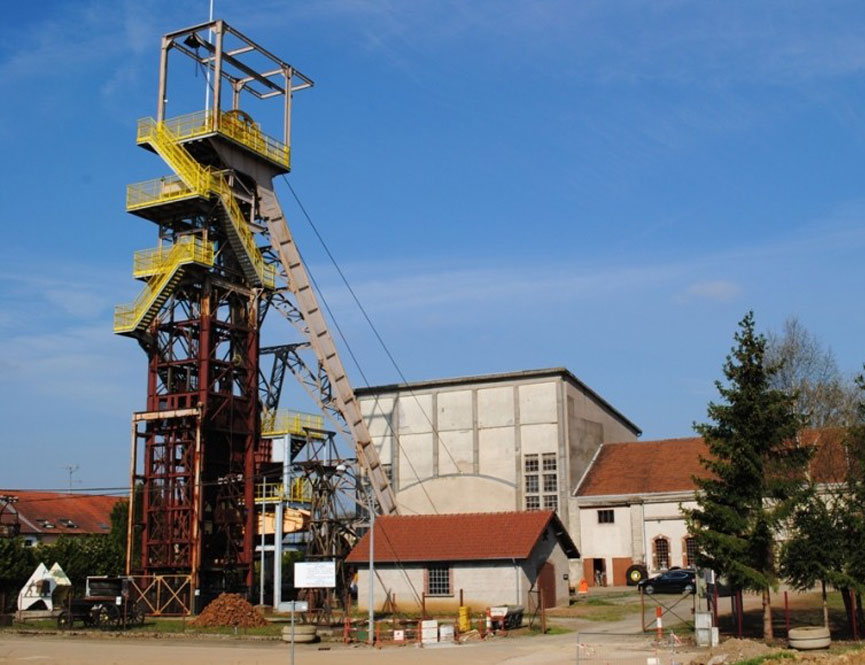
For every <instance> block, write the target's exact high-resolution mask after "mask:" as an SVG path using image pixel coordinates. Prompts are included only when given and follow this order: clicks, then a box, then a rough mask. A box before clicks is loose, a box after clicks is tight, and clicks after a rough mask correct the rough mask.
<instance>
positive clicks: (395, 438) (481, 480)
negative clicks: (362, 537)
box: [359, 370, 637, 533]
mask: <svg viewBox="0 0 865 665" xmlns="http://www.w3.org/2000/svg"><path fill="white" fill-rule="evenodd" d="M360 393H361V394H360V396H359V401H360V405H361V410H362V412H363V415H364V417H365V418H366V420H367V422H368V424H369V428H370V434H371V436H372V439H373V441H374V443H375V445H376V447H377V449H378V451H379V456H380V457H381V460H382V462H383V463H384V464H386V465H388V466H389V467H390V469H391V475H392V479H393V484H394V488H395V491H396V494H397V504H398V506H399V508H400V510H401V511H403V512H406V513H412V512H414V513H433V512H435V513H454V512H455V513H460V512H490V511H507V510H523V509H525V507H526V502H525V496H524V494H525V492H524V489H525V479H524V477H523V468H524V461H525V456H526V455H533V454H537V455H538V456H539V457H540V456H542V455H544V454H555V456H556V459H557V469H556V474H557V494H558V497H557V512H558V514H559V516H560V517H561V519H562V521H563V522H564V524H565V525H566V527H567V528H568V529H569V530H570V531H571V532H572V533H578V531H579V520H578V517H577V515H576V513H575V512H572V511H571V503H572V502H571V493H572V491H573V489H574V487H575V486H576V484H577V482H578V481H579V479H580V478H581V477H582V475H583V473H584V472H585V470H586V468H587V467H588V464H589V462H590V461H591V459H592V457H593V455H594V454H595V451H596V450H597V449H598V447H599V446H600V445H601V443H603V442H608V441H632V440H635V439H636V436H637V433H636V431H635V429H634V427H633V425H631V424H630V423H628V422H627V421H625V420H624V419H623V418H622V417H621V416H620V415H619V414H617V413H616V412H615V411H614V410H613V409H612V408H611V407H609V405H606V404H605V403H604V402H603V401H601V400H600V399H599V398H598V397H597V396H596V395H594V394H593V393H592V392H591V391H590V390H588V389H587V388H585V386H582V385H581V384H579V383H576V382H575V380H574V379H573V377H572V375H570V374H569V373H566V372H562V371H555V370H550V371H546V372H538V373H532V372H529V373H524V374H514V375H496V376H492V377H489V379H488V380H487V378H486V377H470V378H468V379H465V380H460V379H453V380H448V381H440V382H429V383H428V384H414V385H410V386H394V387H388V388H386V389H375V388H373V389H369V390H368V391H360ZM542 473H543V472H542V471H541V474H542ZM541 477H542V476H541ZM541 507H543V505H542V506H541Z"/></svg>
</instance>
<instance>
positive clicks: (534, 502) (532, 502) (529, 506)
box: [526, 494, 541, 510]
mask: <svg viewBox="0 0 865 665" xmlns="http://www.w3.org/2000/svg"><path fill="white" fill-rule="evenodd" d="M540 509H541V497H539V496H538V495H537V494H535V495H533V496H527V497H526V510H540Z"/></svg>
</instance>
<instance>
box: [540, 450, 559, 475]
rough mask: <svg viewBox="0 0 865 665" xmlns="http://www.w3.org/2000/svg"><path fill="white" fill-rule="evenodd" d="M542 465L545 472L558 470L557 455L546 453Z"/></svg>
mask: <svg viewBox="0 0 865 665" xmlns="http://www.w3.org/2000/svg"><path fill="white" fill-rule="evenodd" d="M542 463H543V468H544V471H555V470H556V469H557V468H558V465H557V462H556V454H555V453H544V456H543V459H542Z"/></svg>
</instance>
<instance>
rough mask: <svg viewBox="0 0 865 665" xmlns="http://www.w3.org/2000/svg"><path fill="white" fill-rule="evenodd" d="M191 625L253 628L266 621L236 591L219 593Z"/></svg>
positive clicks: (262, 624)
mask: <svg viewBox="0 0 865 665" xmlns="http://www.w3.org/2000/svg"><path fill="white" fill-rule="evenodd" d="M191 625H193V626H198V627H202V628H203V627H207V626H237V627H238V628H255V627H257V626H266V625H267V621H266V620H265V618H264V617H263V616H262V615H261V613H260V612H259V611H258V610H256V609H255V608H254V607H253V606H252V605H250V604H249V603H248V602H247V601H246V599H245V598H244V597H243V596H241V595H239V594H236V593H221V594H219V597H218V598H216V600H214V601H213V602H211V603H210V604H209V605H208V606H207V607H205V608H204V611H203V612H202V613H201V614H199V615H198V616H197V617H196V618H195V619H194V620H193V621H192V622H191Z"/></svg>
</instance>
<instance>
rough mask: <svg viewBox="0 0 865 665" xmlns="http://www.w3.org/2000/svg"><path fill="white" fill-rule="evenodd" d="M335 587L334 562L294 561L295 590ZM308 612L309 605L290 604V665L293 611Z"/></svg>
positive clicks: (296, 602)
mask: <svg viewBox="0 0 865 665" xmlns="http://www.w3.org/2000/svg"><path fill="white" fill-rule="evenodd" d="M335 586H336V561H334V560H330V561H296V562H295V563H294V588H295V589H321V588H325V589H333V588H334V587H335ZM295 609H297V611H298V612H307V611H309V604H308V603H306V602H304V601H299V600H295V601H292V603H291V665H294V610H295Z"/></svg>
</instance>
